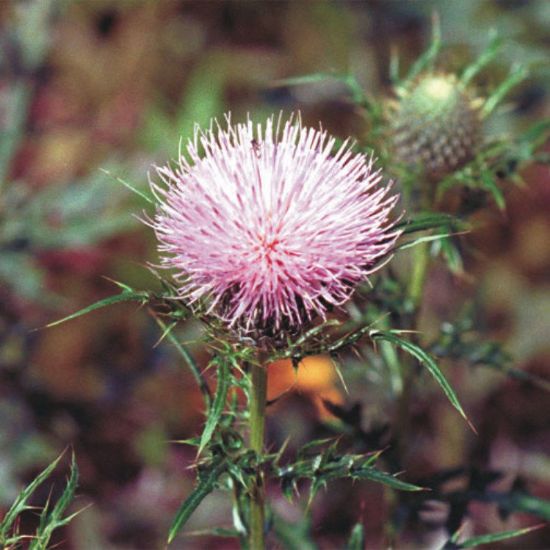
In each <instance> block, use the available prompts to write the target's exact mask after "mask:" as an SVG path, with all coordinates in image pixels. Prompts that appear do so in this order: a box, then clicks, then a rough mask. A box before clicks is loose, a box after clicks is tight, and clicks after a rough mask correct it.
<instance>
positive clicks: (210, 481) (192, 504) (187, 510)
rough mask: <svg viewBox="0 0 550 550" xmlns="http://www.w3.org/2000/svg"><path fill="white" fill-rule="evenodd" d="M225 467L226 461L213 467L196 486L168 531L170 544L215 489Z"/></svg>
mask: <svg viewBox="0 0 550 550" xmlns="http://www.w3.org/2000/svg"><path fill="white" fill-rule="evenodd" d="M224 469H225V462H222V463H220V464H218V466H216V467H215V468H213V469H212V470H211V471H210V472H209V474H208V476H207V477H206V478H204V479H203V480H201V481H200V482H199V484H198V485H197V487H195V489H194V490H193V492H192V493H191V494H190V495H189V496H188V497H187V499H186V500H185V501H184V502H183V504H182V505H181V507H180V509H179V510H178V511H177V513H176V516H175V517H174V521H173V522H172V525H171V526H170V530H169V531H168V544H170V543H171V542H172V541H173V540H174V539H175V538H176V535H177V534H178V533H179V532H180V530H181V528H182V527H183V526H184V525H185V523H186V522H187V520H188V519H189V518H190V517H191V514H192V513H193V512H194V511H195V510H196V509H197V508H198V506H199V504H200V503H201V502H202V501H203V500H204V498H205V497H206V496H207V495H208V494H210V493H211V492H212V491H213V489H214V485H215V484H216V481H217V480H218V478H219V477H220V476H221V474H222V473H223V471H224Z"/></svg>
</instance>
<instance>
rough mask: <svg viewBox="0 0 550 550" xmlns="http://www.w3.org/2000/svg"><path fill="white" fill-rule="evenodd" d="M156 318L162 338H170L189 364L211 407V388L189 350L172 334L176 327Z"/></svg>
mask: <svg viewBox="0 0 550 550" xmlns="http://www.w3.org/2000/svg"><path fill="white" fill-rule="evenodd" d="M154 318H155V321H156V322H157V324H158V326H159V327H160V328H161V330H162V332H163V334H162V337H164V336H165V337H166V338H168V340H169V341H170V342H171V343H172V344H173V345H174V347H175V348H176V350H177V351H178V353H179V354H180V355H181V356H182V357H183V359H184V361H185V362H186V363H187V366H188V367H189V369H190V370H191V373H192V374H193V377H194V378H195V380H196V382H197V384H198V386H199V389H200V391H201V393H202V395H203V397H204V401H205V403H206V405H207V407H210V403H211V402H212V395H211V393H210V388H209V387H208V384H207V383H206V380H205V379H204V376H203V375H202V373H201V371H200V369H199V367H198V365H197V363H196V361H195V360H194V359H193V356H192V355H191V353H190V352H189V350H188V349H187V348H186V347H185V346H184V345H183V344H182V343H181V342H180V341H179V340H178V339H177V338H176V337H175V336H174V334H173V333H172V328H173V327H174V324H172V325H171V326H170V327H167V325H166V323H164V321H162V320H161V319H160V318H159V317H157V316H156V315H154ZM162 337H161V339H162Z"/></svg>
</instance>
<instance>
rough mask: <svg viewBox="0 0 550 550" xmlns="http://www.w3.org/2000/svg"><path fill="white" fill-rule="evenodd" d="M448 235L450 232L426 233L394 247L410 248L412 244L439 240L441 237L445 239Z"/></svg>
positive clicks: (399, 248) (398, 248)
mask: <svg viewBox="0 0 550 550" xmlns="http://www.w3.org/2000/svg"><path fill="white" fill-rule="evenodd" d="M450 236H451V233H440V234H438V235H426V236H424V237H418V238H416V239H414V240H412V241H407V242H406V243H402V244H399V245H397V246H396V247H395V248H394V249H395V250H405V249H407V248H412V247H413V246H417V245H419V244H422V243H430V242H432V241H439V240H442V239H446V238H447V237H450Z"/></svg>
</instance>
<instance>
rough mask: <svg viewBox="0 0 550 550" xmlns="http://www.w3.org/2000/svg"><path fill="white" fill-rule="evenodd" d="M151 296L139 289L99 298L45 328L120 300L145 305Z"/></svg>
mask: <svg viewBox="0 0 550 550" xmlns="http://www.w3.org/2000/svg"><path fill="white" fill-rule="evenodd" d="M149 297H150V296H149V293H148V292H145V291H139V292H136V291H132V292H128V291H124V292H121V293H120V294H117V295H115V296H109V297H108V298H104V299H103V300H99V302H95V303H94V304H91V305H89V306H88V307H85V308H83V309H81V310H79V311H77V312H76V313H71V315H68V316H67V317H63V319H59V320H58V321H53V322H52V323H49V324H47V325H46V327H45V328H51V327H55V326H57V325H60V324H61V323H65V322H66V321H70V320H71V319H76V318H77V317H80V316H81V315H86V314H87V313H90V312H91V311H94V310H96V309H101V308H103V307H107V306H110V305H113V304H118V303H119V302H140V303H141V304H142V305H143V304H145V303H146V302H147V301H148V300H149Z"/></svg>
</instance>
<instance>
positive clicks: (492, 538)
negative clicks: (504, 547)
mask: <svg viewBox="0 0 550 550" xmlns="http://www.w3.org/2000/svg"><path fill="white" fill-rule="evenodd" d="M544 526H545V524H544V523H542V524H539V525H532V526H531V527H524V528H523V529H515V530H513V531H501V532H500V533H492V534H490V535H480V536H479V537H472V538H470V539H468V540H465V541H464V542H461V543H458V544H459V547H460V548H475V547H476V546H481V545H482V544H491V543H493V542H499V541H501V540H507V539H511V538H514V537H521V536H522V535H526V534H527V533H530V532H531V531H536V530H537V529H541V528H542V527H544Z"/></svg>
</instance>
